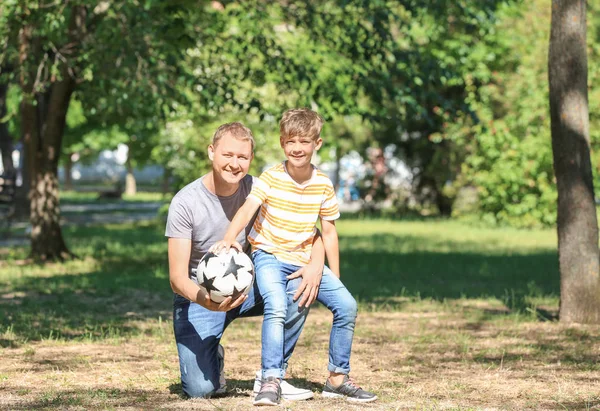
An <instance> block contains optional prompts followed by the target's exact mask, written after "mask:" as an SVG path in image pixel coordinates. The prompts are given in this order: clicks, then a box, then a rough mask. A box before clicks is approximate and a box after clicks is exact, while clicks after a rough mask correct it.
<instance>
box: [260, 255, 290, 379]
mask: <svg viewBox="0 0 600 411" xmlns="http://www.w3.org/2000/svg"><path fill="white" fill-rule="evenodd" d="M252 259H253V262H254V269H255V272H256V283H257V284H258V290H259V292H260V295H261V297H262V299H263V303H264V316H263V325H262V349H261V357H262V358H261V364H262V378H263V379H266V378H269V377H274V378H278V379H283V377H284V373H285V370H284V369H283V367H284V366H283V351H284V325H285V320H286V317H287V304H288V301H287V293H286V285H287V284H286V283H287V280H286V278H285V275H284V274H283V273H282V272H281V265H280V262H279V261H278V260H277V259H276V258H275V257H274V256H273V255H272V254H269V253H266V252H264V251H262V250H257V251H255V252H254V253H253V254H252Z"/></svg>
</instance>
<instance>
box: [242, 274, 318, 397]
mask: <svg viewBox="0 0 600 411" xmlns="http://www.w3.org/2000/svg"><path fill="white" fill-rule="evenodd" d="M297 270H298V267H296V268H295V269H294V270H293V271H292V272H296V271H297ZM301 282H302V279H301V278H295V279H293V280H288V282H287V287H286V293H287V300H288V308H287V317H286V319H285V326H284V338H283V347H284V348H283V370H284V374H285V370H287V366H288V362H289V360H290V357H291V356H292V353H293V352H294V348H295V347H296V343H297V342H298V338H299V337H300V334H301V332H302V328H303V327H304V323H305V321H306V316H307V315H308V312H309V307H303V308H300V307H299V306H298V302H299V301H300V300H299V299H298V300H296V301H294V298H293V297H294V294H296V291H297V290H298V286H299V285H300V283H301ZM256 295H258V296H259V294H258V291H257V292H256ZM257 300H260V296H259V297H258V298H257ZM260 306H261V310H262V301H261V302H260ZM261 313H262V311H261ZM261 386H262V371H258V372H257V373H256V378H255V380H254V387H253V392H254V394H255V395H256V394H258V393H259V391H260V388H261ZM281 397H282V398H283V399H286V400H290V401H300V400H307V399H309V398H313V397H314V394H313V392H312V391H311V390H309V389H306V388H298V387H294V386H293V385H291V384H290V383H288V382H287V381H285V380H282V381H281Z"/></svg>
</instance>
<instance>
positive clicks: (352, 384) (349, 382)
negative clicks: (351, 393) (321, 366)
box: [346, 376, 362, 390]
mask: <svg viewBox="0 0 600 411" xmlns="http://www.w3.org/2000/svg"><path fill="white" fill-rule="evenodd" d="M346 384H348V385H349V386H351V387H352V388H355V389H356V390H362V388H361V387H360V385H358V384H357V383H355V382H354V380H353V379H352V378H351V377H350V376H348V379H347V380H346Z"/></svg>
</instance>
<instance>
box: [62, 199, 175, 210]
mask: <svg viewBox="0 0 600 411" xmlns="http://www.w3.org/2000/svg"><path fill="white" fill-rule="evenodd" d="M163 204H164V203H162V202H159V201H154V202H132V201H120V202H116V203H107V204H98V203H84V204H76V203H70V204H64V205H61V206H60V211H61V213H84V212H88V211H113V210H143V211H148V210H150V211H154V212H157V211H158V209H159V208H160V207H161V206H162V205H163Z"/></svg>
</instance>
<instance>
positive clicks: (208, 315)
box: [173, 278, 308, 397]
mask: <svg viewBox="0 0 600 411" xmlns="http://www.w3.org/2000/svg"><path fill="white" fill-rule="evenodd" d="M301 280H302V279H301V278H298V279H295V280H292V281H290V282H289V283H288V285H287V286H288V287H289V293H290V295H291V296H293V295H294V293H295V292H296V290H297V289H298V286H299V285H300V282H301ZM289 304H290V306H289V309H288V310H287V312H288V314H289V315H288V317H287V319H286V321H285V324H286V327H285V341H284V352H285V354H284V363H285V366H284V367H283V368H284V369H285V368H286V366H287V362H288V360H289V359H290V356H291V355H292V352H293V350H294V347H295V346H296V342H297V341H298V337H299V336H300V332H301V331H302V327H303V326H304V321H305V320H306V315H307V314H308V310H299V309H298V302H297V301H296V302H293V301H292V299H291V298H290V301H289ZM262 313H263V301H262V298H261V297H260V294H259V293H258V288H257V286H256V283H255V284H254V286H253V287H252V289H251V290H250V293H249V294H248V298H247V299H246V301H244V303H243V304H242V305H240V306H239V307H237V308H234V309H233V310H230V311H228V312H222V311H210V310H207V309H206V308H204V307H202V306H201V305H198V304H196V303H192V302H190V301H189V300H187V299H186V298H183V297H181V296H180V295H177V294H175V296H174V301H173V329H174V332H175V341H176V342H177V352H178V354H179V368H180V371H181V385H182V388H183V392H184V393H185V394H186V395H188V396H190V397H210V396H211V395H212V394H214V393H215V391H216V390H217V389H219V388H220V387H219V360H218V357H217V346H218V345H219V341H220V340H221V337H222V335H223V331H225V328H227V326H228V325H229V324H230V323H231V321H233V320H235V319H236V318H238V317H252V316H259V315H261V314H262Z"/></svg>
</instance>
